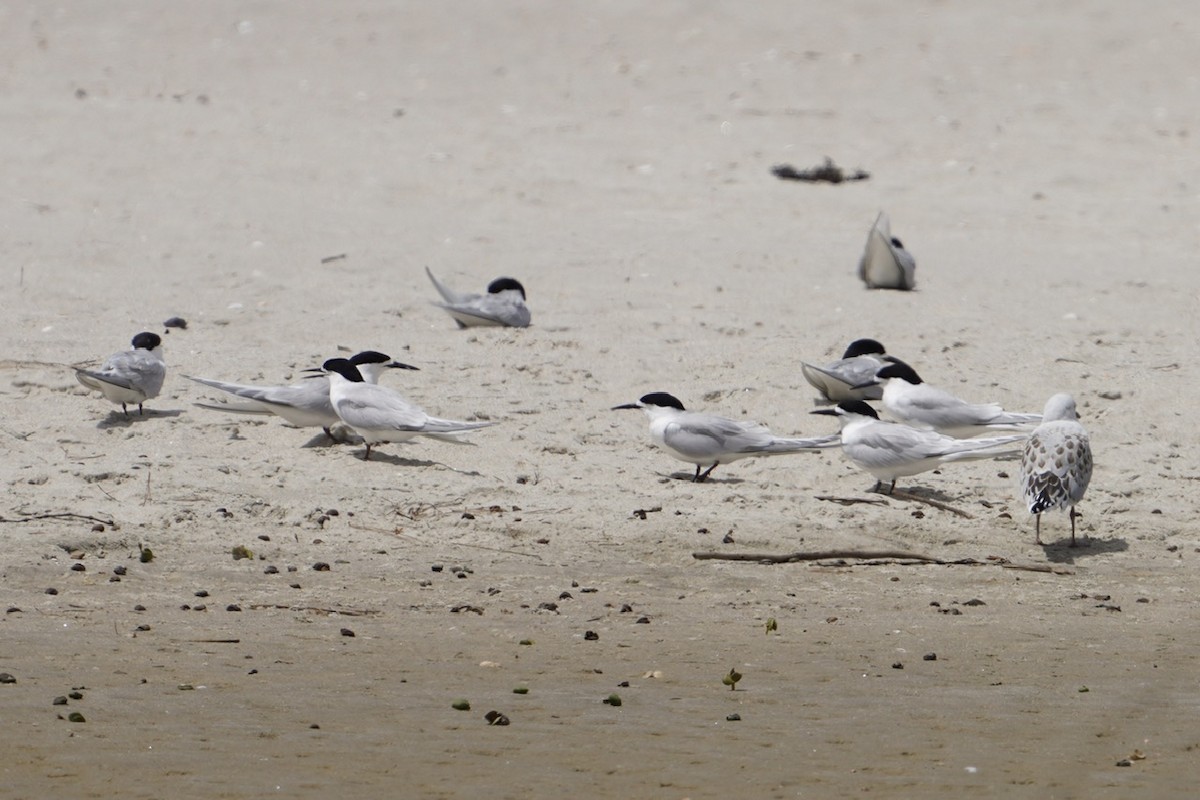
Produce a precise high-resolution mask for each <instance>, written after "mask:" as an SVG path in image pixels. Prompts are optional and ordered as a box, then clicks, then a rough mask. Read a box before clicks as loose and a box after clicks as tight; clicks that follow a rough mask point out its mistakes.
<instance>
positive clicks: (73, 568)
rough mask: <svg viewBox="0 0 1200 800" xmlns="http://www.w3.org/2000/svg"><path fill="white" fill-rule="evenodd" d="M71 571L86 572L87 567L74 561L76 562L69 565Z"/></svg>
mask: <svg viewBox="0 0 1200 800" xmlns="http://www.w3.org/2000/svg"><path fill="white" fill-rule="evenodd" d="M71 571H72V572H86V571H87V567H85V566H84V565H83V564H78V563H76V564H72V565H71Z"/></svg>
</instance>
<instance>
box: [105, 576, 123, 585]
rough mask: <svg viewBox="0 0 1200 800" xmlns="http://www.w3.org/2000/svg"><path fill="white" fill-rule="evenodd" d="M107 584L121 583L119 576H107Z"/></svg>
mask: <svg viewBox="0 0 1200 800" xmlns="http://www.w3.org/2000/svg"><path fill="white" fill-rule="evenodd" d="M108 582H109V583H120V582H121V576H120V575H109V576H108Z"/></svg>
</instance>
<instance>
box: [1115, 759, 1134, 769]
mask: <svg viewBox="0 0 1200 800" xmlns="http://www.w3.org/2000/svg"><path fill="white" fill-rule="evenodd" d="M1117 766H1118V767H1132V766H1133V762H1132V761H1130V760H1129V759H1128V758H1122V759H1121V760H1120V761H1118V762H1117Z"/></svg>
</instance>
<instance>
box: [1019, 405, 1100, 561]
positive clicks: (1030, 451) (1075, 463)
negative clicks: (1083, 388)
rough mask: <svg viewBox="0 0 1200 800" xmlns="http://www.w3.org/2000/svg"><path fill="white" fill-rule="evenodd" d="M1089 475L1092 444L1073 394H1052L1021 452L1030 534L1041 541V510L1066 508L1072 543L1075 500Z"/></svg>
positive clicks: (1081, 495) (1073, 538)
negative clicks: (1030, 525)
mask: <svg viewBox="0 0 1200 800" xmlns="http://www.w3.org/2000/svg"><path fill="white" fill-rule="evenodd" d="M1091 479H1092V445H1091V442H1090V441H1089V440H1088V434H1087V431H1086V430H1084V427H1083V425H1081V424H1080V423H1079V415H1078V414H1077V413H1076V411H1075V398H1073V397H1071V395H1069V394H1056V395H1054V396H1053V397H1051V398H1050V399H1049V400H1048V401H1047V402H1046V409H1045V411H1043V412H1042V424H1041V425H1038V426H1037V427H1036V428H1035V429H1034V431H1033V433H1032V434H1030V436H1029V441H1028V442H1026V443H1025V452H1024V453H1023V454H1022V456H1021V496H1022V497H1023V498H1024V499H1025V503H1026V505H1027V506H1028V507H1029V513H1030V514H1033V516H1034V520H1035V523H1034V531H1035V533H1034V536H1035V539H1036V541H1037V543H1038V544H1041V543H1042V512H1043V511H1050V510H1053V509H1060V510H1061V509H1064V508H1065V509H1067V510H1068V513H1069V516H1070V517H1071V547H1074V546H1075V517H1076V516H1077V514H1076V512H1075V504H1076V503H1078V502H1079V501H1080V500H1082V499H1083V493H1084V492H1086V491H1087V487H1088V482H1089V481H1091Z"/></svg>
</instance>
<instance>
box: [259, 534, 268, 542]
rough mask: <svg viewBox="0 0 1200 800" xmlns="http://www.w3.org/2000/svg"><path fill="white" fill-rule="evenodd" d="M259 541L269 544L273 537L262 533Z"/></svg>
mask: <svg viewBox="0 0 1200 800" xmlns="http://www.w3.org/2000/svg"><path fill="white" fill-rule="evenodd" d="M258 540H259V541H260V542H269V541H271V537H270V536H267V535H266V534H265V533H260V534H259V535H258Z"/></svg>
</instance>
